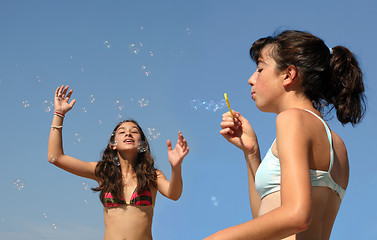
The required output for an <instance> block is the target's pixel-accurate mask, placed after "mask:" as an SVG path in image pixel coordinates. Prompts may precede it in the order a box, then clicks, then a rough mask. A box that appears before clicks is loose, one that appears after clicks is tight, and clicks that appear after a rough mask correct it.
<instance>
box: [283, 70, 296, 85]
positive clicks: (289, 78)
mask: <svg viewBox="0 0 377 240" xmlns="http://www.w3.org/2000/svg"><path fill="white" fill-rule="evenodd" d="M297 74H298V72H297V68H296V67H295V66H293V65H290V66H288V67H287V69H285V71H284V80H283V85H284V87H287V86H289V85H291V84H292V83H293V82H294V81H295V80H296V79H297Z"/></svg>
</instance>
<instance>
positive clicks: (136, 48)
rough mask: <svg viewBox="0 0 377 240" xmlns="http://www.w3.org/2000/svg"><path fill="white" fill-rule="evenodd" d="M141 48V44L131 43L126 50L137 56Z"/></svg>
mask: <svg viewBox="0 0 377 240" xmlns="http://www.w3.org/2000/svg"><path fill="white" fill-rule="evenodd" d="M142 46H143V43H131V44H130V45H129V46H128V49H129V51H130V53H132V54H135V55H137V54H139V52H140V48H141V47H142Z"/></svg>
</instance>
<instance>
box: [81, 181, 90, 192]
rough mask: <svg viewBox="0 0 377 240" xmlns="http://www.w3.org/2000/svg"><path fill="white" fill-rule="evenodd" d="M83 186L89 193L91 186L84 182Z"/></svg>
mask: <svg viewBox="0 0 377 240" xmlns="http://www.w3.org/2000/svg"><path fill="white" fill-rule="evenodd" d="M81 185H82V187H83V188H84V190H86V191H88V189H89V188H90V187H89V184H88V183H86V182H82V183H81Z"/></svg>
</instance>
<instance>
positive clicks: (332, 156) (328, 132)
mask: <svg viewBox="0 0 377 240" xmlns="http://www.w3.org/2000/svg"><path fill="white" fill-rule="evenodd" d="M304 110H305V111H307V112H310V113H311V114H313V115H314V116H316V117H317V118H318V119H319V120H321V122H322V123H323V125H324V126H325V129H326V133H327V137H328V139H329V142H330V166H329V170H328V172H331V169H332V167H333V164H334V151H333V145H332V137H331V131H330V128H329V126H327V124H326V122H325V121H324V120H323V119H322V118H321V117H320V116H318V115H317V114H315V113H314V112H312V111H310V110H308V109H304Z"/></svg>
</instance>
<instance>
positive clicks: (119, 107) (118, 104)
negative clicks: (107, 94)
mask: <svg viewBox="0 0 377 240" xmlns="http://www.w3.org/2000/svg"><path fill="white" fill-rule="evenodd" d="M114 106H115V109H116V110H119V111H122V110H123V109H124V104H123V102H122V101H120V100H115V102H114Z"/></svg>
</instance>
